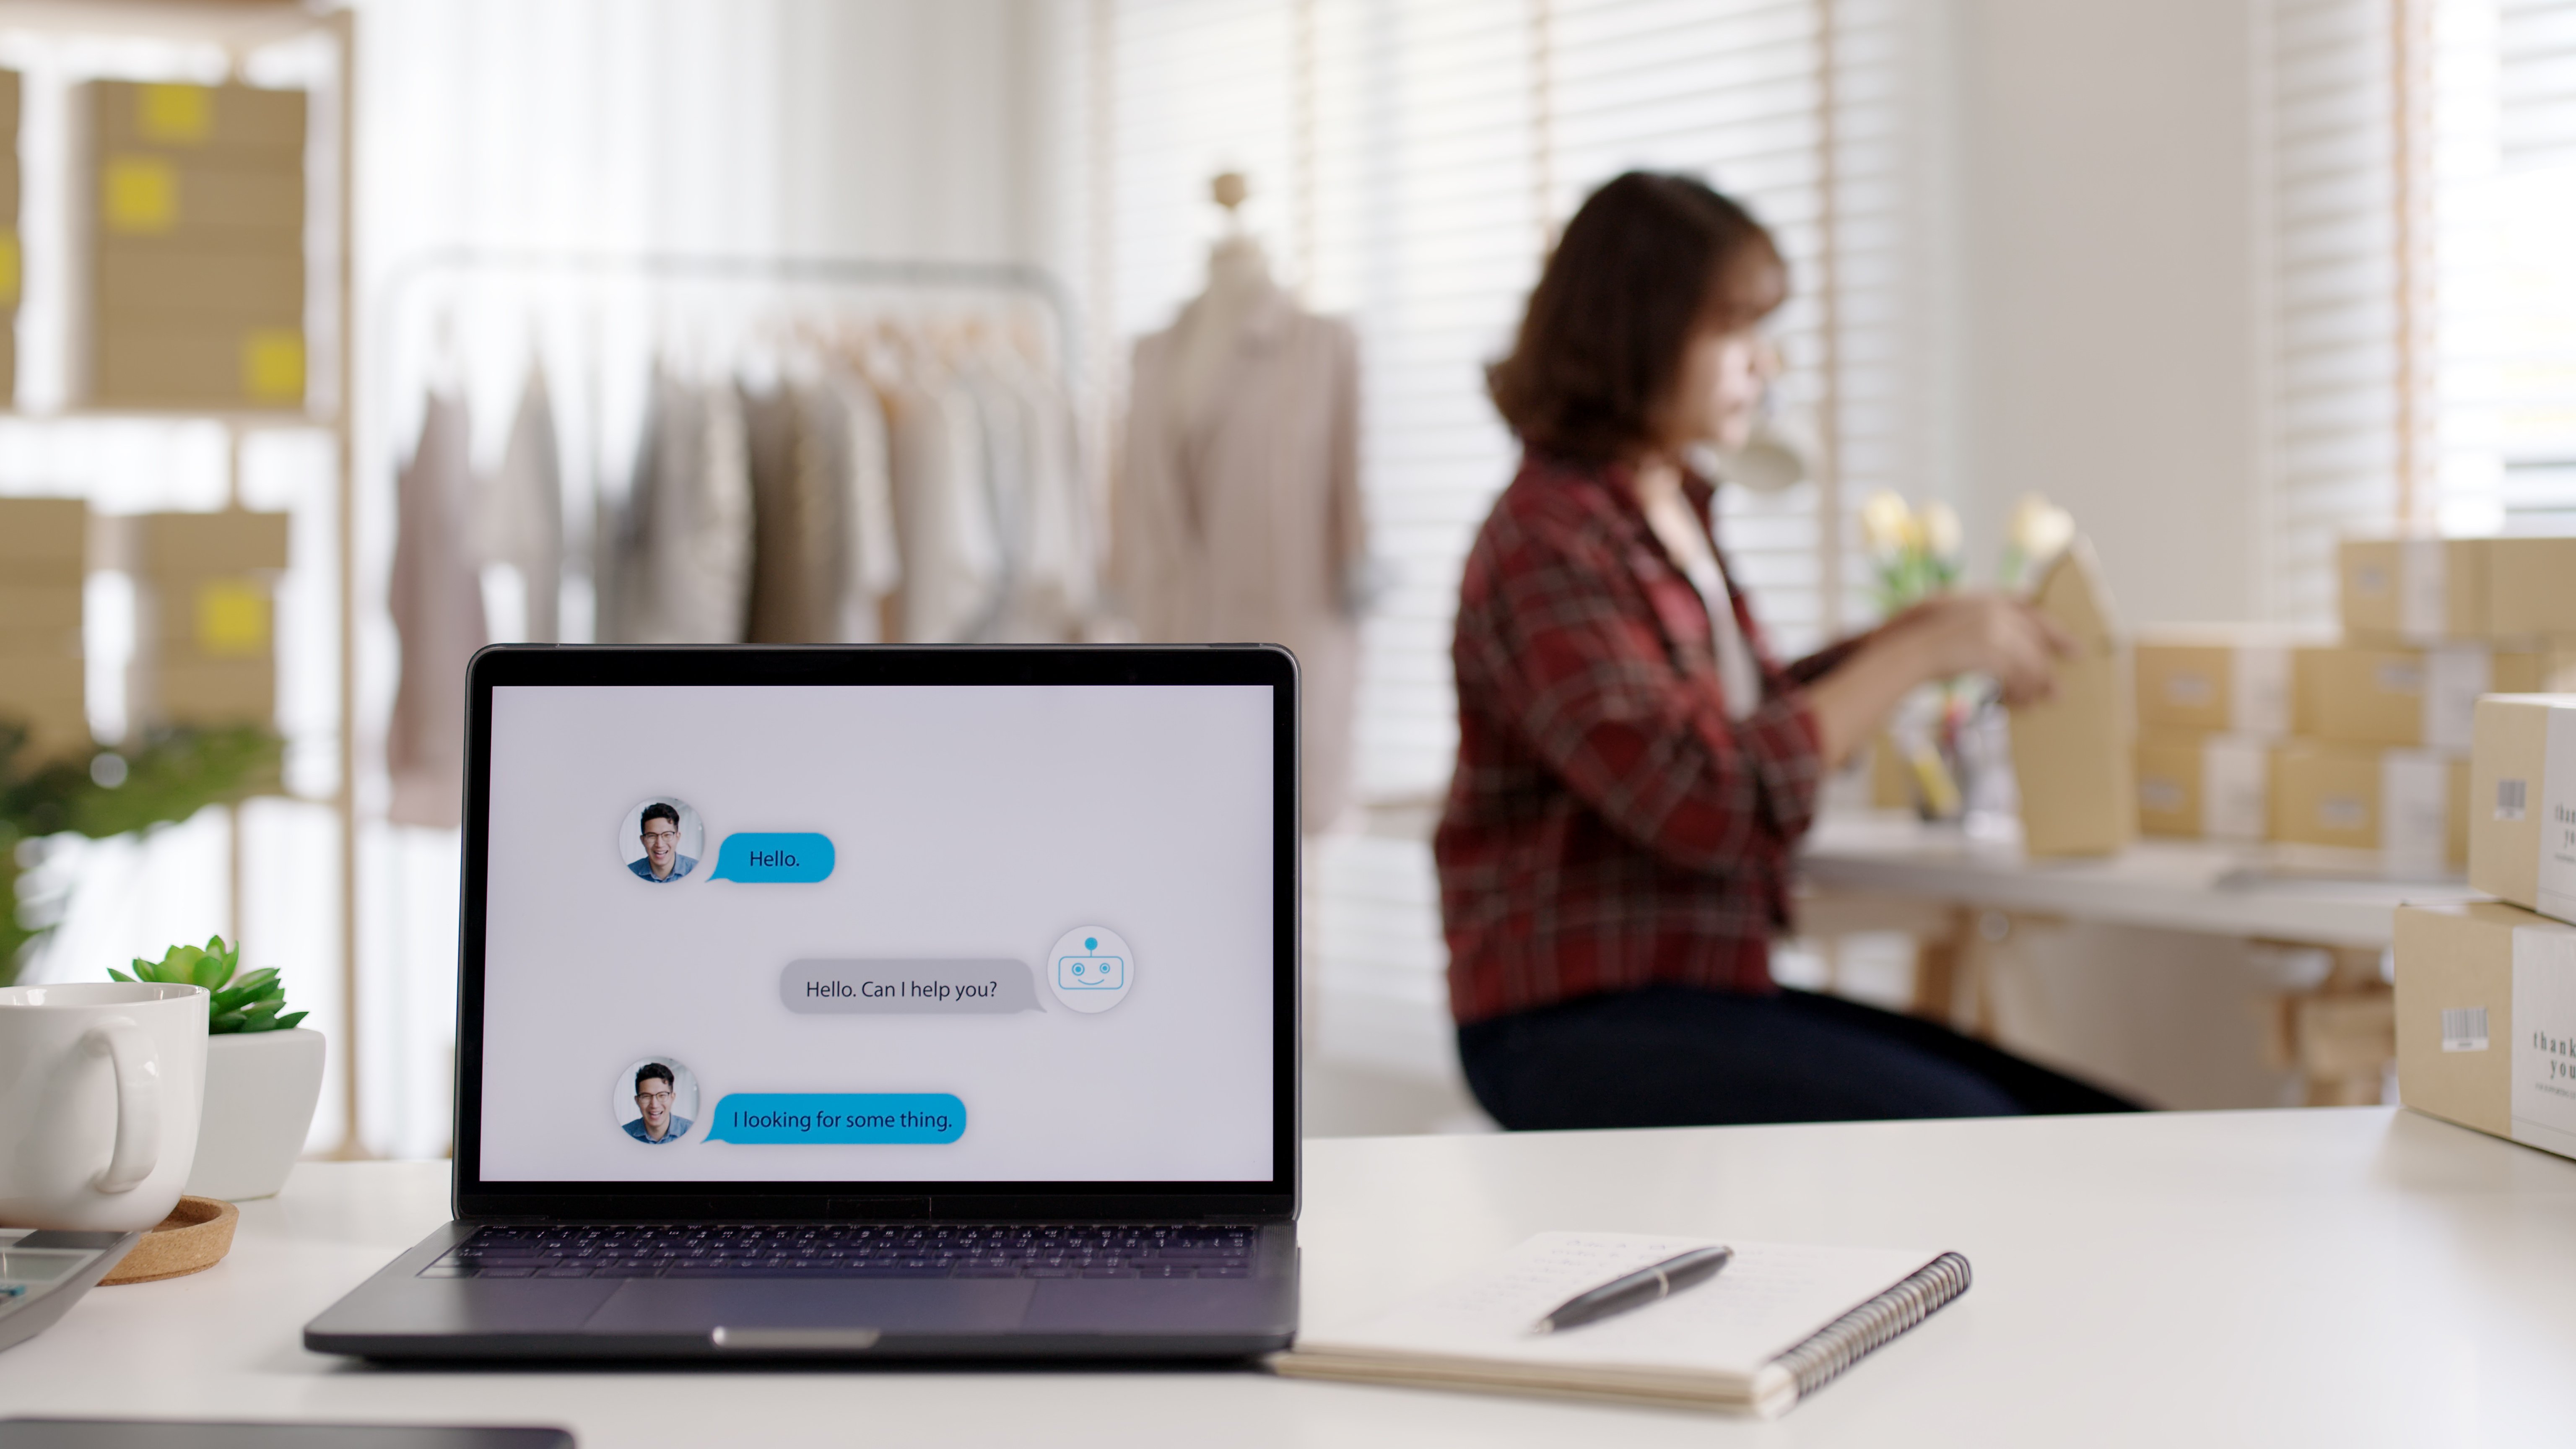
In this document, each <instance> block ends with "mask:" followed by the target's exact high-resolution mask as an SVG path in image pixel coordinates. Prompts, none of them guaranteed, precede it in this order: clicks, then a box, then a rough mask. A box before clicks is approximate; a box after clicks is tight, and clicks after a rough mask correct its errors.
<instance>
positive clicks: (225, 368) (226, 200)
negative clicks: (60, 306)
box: [69, 81, 308, 411]
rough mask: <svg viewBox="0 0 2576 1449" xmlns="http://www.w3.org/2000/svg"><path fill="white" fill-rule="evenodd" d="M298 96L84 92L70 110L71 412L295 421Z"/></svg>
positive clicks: (114, 86)
mask: <svg viewBox="0 0 2576 1449" xmlns="http://www.w3.org/2000/svg"><path fill="white" fill-rule="evenodd" d="M304 116H305V97H304V94H303V93H302V92H300V91H264V90H257V89H253V88H249V87H243V86H231V85H226V86H189V85H141V84H135V83H130V82H122V81H95V82H91V83H89V84H87V85H84V86H82V87H79V88H78V89H77V91H76V93H75V96H74V100H73V105H72V124H71V126H70V131H71V147H70V149H71V152H72V157H73V161H72V165H71V177H72V186H73V191H74V195H73V197H72V206H71V213H72V218H73V223H74V226H73V230H74V233H75V234H74V237H73V244H72V246H71V248H70V255H69V262H70V266H69V270H70V272H71V276H70V278H69V281H70V283H71V286H70V291H71V295H72V296H73V297H75V298H77V299H78V306H79V315H78V316H77V317H76V318H75V320H74V324H73V326H72V328H71V337H70V344H71V346H70V353H71V355H70V358H69V361H70V373H71V376H72V378H73V379H74V389H75V392H76V394H77V396H78V398H79V400H80V401H82V402H84V403H87V404H90V405H93V406H104V407H124V408H144V409H170V410H209V411H211V410H224V411H231V410H264V409H272V408H274V409H285V410H300V409H301V408H302V407H303V406H304V403H305V395H306V381H307V379H306V371H307V365H308V363H307V357H306V340H305V330H304V323H305V315H304V313H305V309H304V292H305V271H306V268H305V261H304V255H303V245H304V222H305V211H306V202H307V198H306V194H305V184H304V175H303V166H304Z"/></svg>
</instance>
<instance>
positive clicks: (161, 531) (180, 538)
mask: <svg viewBox="0 0 2576 1449" xmlns="http://www.w3.org/2000/svg"><path fill="white" fill-rule="evenodd" d="M290 521H291V519H290V516H289V515H287V514H284V513H255V512H252V511H251V510H249V509H246V508H227V509H223V510H221V511H220V512H214V513H140V514H136V515H133V517H132V519H131V520H130V522H129V524H128V527H129V528H130V529H131V530H132V534H131V539H130V547H131V548H132V550H133V558H132V561H131V567H132V569H133V571H134V572H135V573H137V574H140V575H142V576H144V577H145V578H147V579H195V578H200V577H203V576H205V575H209V574H247V573H256V572H258V571H260V570H262V569H282V568H285V567H286V539H287V528H288V524H289V523H290Z"/></svg>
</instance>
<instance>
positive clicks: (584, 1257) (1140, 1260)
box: [419, 1223, 1261, 1279]
mask: <svg viewBox="0 0 2576 1449" xmlns="http://www.w3.org/2000/svg"><path fill="white" fill-rule="evenodd" d="M1260 1242H1261V1230H1260V1229H1259V1228H1257V1227H1095V1226H1083V1227H1063V1226H1057V1227H1026V1226H1019V1227H994V1226H974V1225H966V1226H953V1225H951V1226H938V1227H929V1226H919V1227H916V1226H911V1225H903V1224H897V1225H883V1224H878V1225H869V1226H858V1225H853V1224H845V1223H836V1224H787V1225H783V1226H758V1227H746V1226H741V1225H734V1226H706V1225H689V1226H655V1227H593V1228H552V1227H487V1228H477V1229H476V1230H475V1231H474V1234H473V1235H472V1236H471V1237H468V1238H467V1239H466V1240H465V1241H463V1242H461V1243H458V1244H457V1245H456V1246H455V1247H453V1248H450V1249H449V1250H448V1251H447V1252H446V1254H445V1255H444V1256H442V1257H440V1258H439V1260H438V1261H437V1262H435V1263H432V1264H430V1265H429V1266H428V1267H426V1268H423V1269H421V1270H420V1274H419V1276H421V1277H423V1278H1166V1279H1169V1278H1249V1277H1251V1276H1252V1272H1253V1267H1254V1264H1255V1262H1256V1261H1257V1260H1258V1258H1259V1256H1260V1251H1259V1250H1260Z"/></svg>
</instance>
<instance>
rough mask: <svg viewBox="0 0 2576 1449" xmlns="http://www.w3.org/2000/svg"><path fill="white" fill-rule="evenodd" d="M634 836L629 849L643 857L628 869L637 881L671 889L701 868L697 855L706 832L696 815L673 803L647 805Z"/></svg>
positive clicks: (681, 805)
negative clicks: (638, 851)
mask: <svg viewBox="0 0 2576 1449" xmlns="http://www.w3.org/2000/svg"><path fill="white" fill-rule="evenodd" d="M634 818H635V835H634V838H633V840H632V842H631V843H629V844H628V845H627V847H626V849H627V852H628V854H630V855H633V854H634V852H635V851H636V850H637V848H638V847H641V849H642V851H643V853H642V854H641V855H636V856H635V858H634V859H632V860H629V861H627V862H626V868H627V869H628V870H630V871H633V872H634V873H635V877H636V879H638V880H645V881H650V882H652V883H653V884H655V885H669V884H670V883H672V882H673V881H679V880H686V879H688V876H689V872H691V871H693V870H696V869H697V868H698V857H697V852H698V851H699V850H701V849H703V848H704V845H703V842H704V835H705V832H704V830H703V828H702V827H701V826H700V825H699V824H698V820H697V812H696V811H694V810H691V809H689V807H688V806H686V805H683V804H681V803H679V802H677V801H673V800H650V801H646V802H645V804H644V807H643V809H642V810H641V811H640V812H639V813H638V814H637V815H636V816H635V817H634Z"/></svg>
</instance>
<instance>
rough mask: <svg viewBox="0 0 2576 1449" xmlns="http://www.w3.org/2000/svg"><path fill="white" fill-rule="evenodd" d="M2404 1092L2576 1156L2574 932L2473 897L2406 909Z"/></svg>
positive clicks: (2402, 934) (2485, 1126) (2418, 1106)
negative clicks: (2457, 901)
mask: <svg viewBox="0 0 2576 1449" xmlns="http://www.w3.org/2000/svg"><path fill="white" fill-rule="evenodd" d="M2396 960H2397V1094H2398V1097H2399V1098H2400V1100H2402V1101H2404V1102H2405V1104H2406V1105H2407V1106H2409V1107H2411V1108H2413V1109H2415V1110H2416V1111H2418V1112H2424V1113H2429V1114H2430V1115H2432V1116H2435V1117H2439V1118H2442V1119H2443V1120H2444V1121H2448V1122H2457V1123H2459V1124H2460V1125H2461V1126H2463V1127H2474V1128H2476V1129H2477V1130H2478V1131H2480V1132H2486V1133H2491V1134H2493V1135H2495V1136H2498V1137H2505V1138H2510V1139H2512V1140H2513V1141H2516V1142H2519V1143H2522V1144H2523V1145H2525V1146H2528V1147H2537V1148H2540V1149H2541V1150H2543V1151H2546V1152H2555V1153H2557V1154H2558V1155H2560V1156H2562V1157H2576V927H2571V926H2567V925H2564V924H2562V923H2560V922H2557V921H2552V920H2548V919H2545V918H2543V917H2541V916H2537V915H2534V914H2532V913H2531V912H2529V911H2525V910H2521V909H2519V908H2517V907H2514V906H2509V905H2502V904H2499V903H2496V902H2493V901H2473V902H2468V903H2466V904H2461V905H2449V906H2400V907H2398V909H2397V951H2396Z"/></svg>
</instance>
